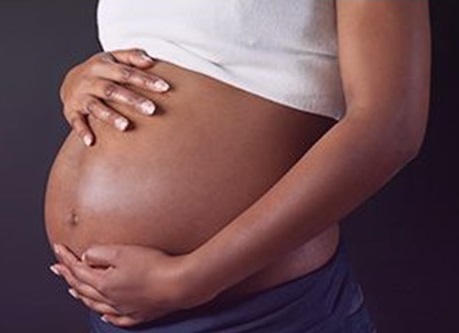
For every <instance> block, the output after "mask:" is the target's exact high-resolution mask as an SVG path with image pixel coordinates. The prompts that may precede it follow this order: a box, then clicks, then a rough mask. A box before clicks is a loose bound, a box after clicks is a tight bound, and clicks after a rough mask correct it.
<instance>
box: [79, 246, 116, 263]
mask: <svg viewBox="0 0 459 333" xmlns="http://www.w3.org/2000/svg"><path fill="white" fill-rule="evenodd" d="M121 251H122V247H121V246H115V245H94V246H91V247H90V248H89V249H87V250H86V251H85V252H84V253H83V255H82V260H83V262H84V263H85V264H87V265H89V266H91V267H116V264H117V262H118V260H119V257H120V253H121Z"/></svg>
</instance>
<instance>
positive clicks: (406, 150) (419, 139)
mask: <svg viewBox="0 0 459 333" xmlns="http://www.w3.org/2000/svg"><path fill="white" fill-rule="evenodd" d="M425 127H426V126H413V123H411V124H410V126H404V127H403V128H402V129H399V130H398V131H397V132H398V135H394V136H393V138H395V140H394V141H393V144H392V146H393V147H394V150H395V151H396V155H397V156H398V157H399V159H400V161H401V162H402V163H403V164H407V163H409V162H411V161H412V160H414V159H415V158H416V157H418V155H419V154H420V152H421V150H422V146H423V143H424V137H425Z"/></svg>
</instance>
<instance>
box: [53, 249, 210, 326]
mask: <svg viewBox="0 0 459 333" xmlns="http://www.w3.org/2000/svg"><path fill="white" fill-rule="evenodd" d="M55 252H56V255H57V258H58V259H59V262H60V263H58V264H55V265H53V266H51V270H52V271H53V272H54V273H56V274H58V275H60V276H63V277H64V278H65V280H66V281H67V283H68V284H69V285H70V287H71V289H69V292H70V294H72V296H74V297H75V298H77V299H80V300H81V301H82V302H83V303H84V304H85V305H86V306H87V307H89V308H90V309H92V310H94V311H96V312H98V313H100V314H101V315H102V317H101V318H102V319H103V320H104V321H107V322H109V323H111V324H114V325H116V326H132V325H136V324H139V323H142V322H145V321H150V320H153V319H156V318H158V317H161V316H164V315H166V314H167V313H170V312H172V311H176V310H180V309H186V308H190V307H193V306H196V305H198V304H200V303H204V302H205V301H207V300H208V299H207V298H206V297H201V296H197V293H196V290H193V286H192V283H190V282H191V281H193V279H192V278H191V279H190V276H189V274H187V266H189V265H187V261H186V258H187V257H186V255H182V256H170V255H168V254H166V253H164V252H162V251H159V250H156V249H152V248H148V247H142V246H132V245H98V246H93V247H91V248H89V249H88V250H87V251H86V252H85V253H84V254H83V255H82V259H81V260H80V259H79V258H78V257H77V256H75V254H73V253H72V252H71V251H70V250H69V249H67V248H66V247H65V246H63V245H56V246H55Z"/></svg>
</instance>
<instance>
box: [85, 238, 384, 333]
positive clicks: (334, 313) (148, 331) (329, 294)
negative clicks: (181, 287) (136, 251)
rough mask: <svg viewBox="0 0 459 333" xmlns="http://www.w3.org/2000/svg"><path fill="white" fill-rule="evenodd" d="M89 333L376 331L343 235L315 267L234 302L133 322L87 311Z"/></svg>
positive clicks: (362, 332)
mask: <svg viewBox="0 0 459 333" xmlns="http://www.w3.org/2000/svg"><path fill="white" fill-rule="evenodd" d="M90 332H91V333H127V332H139V333H375V332H376V329H375V326H374V324H373V322H372V320H371V318H370V315H369V313H368V311H367V308H366V307H365V304H364V296H363V292H362V289H361V287H360V285H359V283H358V282H357V281H356V279H355V277H354V274H353V272H352V270H351V268H350V266H349V263H348V260H347V256H346V250H345V247H344V244H343V241H342V240H340V243H339V245H338V249H337V251H336V252H335V254H334V255H333V256H332V258H330V260H329V261H328V262H327V263H325V264H324V265H323V266H321V267H319V268H318V269H316V270H314V271H312V272H310V273H308V274H306V275H304V276H301V277H298V278H296V279H293V280H291V281H287V282H284V283H282V284H280V285H277V286H274V287H272V288H269V289H266V290H263V291H261V292H258V293H255V294H253V295H249V296H247V297H246V298H244V299H242V300H238V301H236V302H233V303H228V302H226V303H224V304H222V303H220V302H219V301H218V299H215V300H213V301H211V302H208V303H206V304H203V305H201V306H199V307H196V308H193V309H190V310H185V311H178V312H174V313H172V314H169V315H167V316H165V317H162V318H159V319H157V320H153V321H151V322H148V323H145V324H142V325H138V326H136V327H132V328H128V329H126V328H123V329H121V328H118V327H115V326H112V325H110V324H107V323H104V322H103V321H101V320H100V318H99V315H98V314H96V313H93V312H90Z"/></svg>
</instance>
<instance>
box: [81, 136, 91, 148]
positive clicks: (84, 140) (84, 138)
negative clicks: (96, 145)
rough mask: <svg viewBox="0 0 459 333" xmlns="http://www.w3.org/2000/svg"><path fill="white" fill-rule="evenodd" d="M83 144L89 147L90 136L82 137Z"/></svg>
mask: <svg viewBox="0 0 459 333" xmlns="http://www.w3.org/2000/svg"><path fill="white" fill-rule="evenodd" d="M83 142H84V144H85V145H86V146H88V147H89V146H91V143H92V136H91V135H90V134H86V135H85V136H84V137H83Z"/></svg>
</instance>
